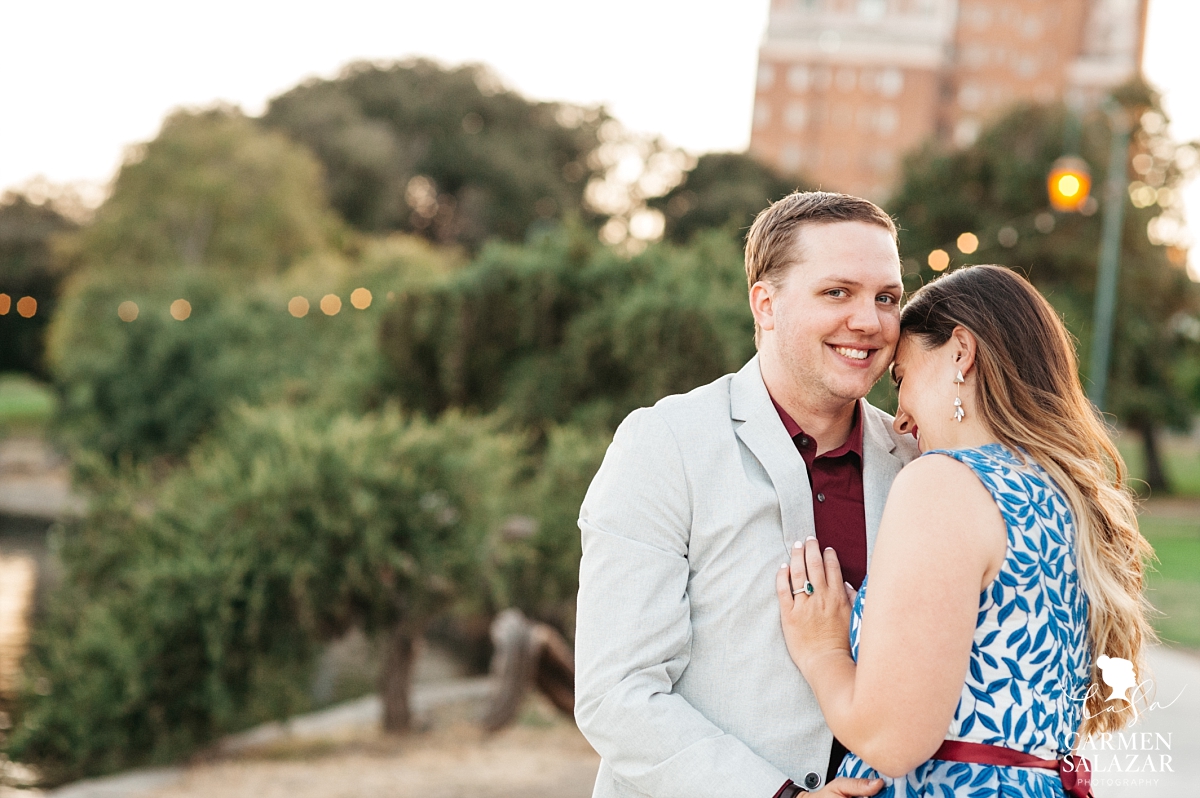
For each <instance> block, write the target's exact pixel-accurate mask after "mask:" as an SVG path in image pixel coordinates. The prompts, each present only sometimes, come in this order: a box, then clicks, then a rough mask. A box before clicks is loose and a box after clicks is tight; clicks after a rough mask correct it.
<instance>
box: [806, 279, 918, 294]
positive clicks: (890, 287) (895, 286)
mask: <svg viewBox="0 0 1200 798" xmlns="http://www.w3.org/2000/svg"><path fill="white" fill-rule="evenodd" d="M821 282H822V283H836V284H837V285H848V286H850V287H851V288H862V287H863V284H862V283H861V282H859V281H858V280H854V279H851V278H849V277H838V276H837V275H834V276H832V277H823V278H821ZM883 290H884V291H900V292H901V293H903V292H904V284H903V283H888V284H887V285H885V286H884V287H883Z"/></svg>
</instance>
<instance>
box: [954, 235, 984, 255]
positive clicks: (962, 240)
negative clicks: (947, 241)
mask: <svg viewBox="0 0 1200 798" xmlns="http://www.w3.org/2000/svg"><path fill="white" fill-rule="evenodd" d="M957 243H958V251H959V252H961V253H963V254H964V255H970V254H971V253H972V252H974V251H975V250H977V249H979V237H978V236H976V235H975V234H974V233H963V234H962V235H960V236H959V237H958V242H957Z"/></svg>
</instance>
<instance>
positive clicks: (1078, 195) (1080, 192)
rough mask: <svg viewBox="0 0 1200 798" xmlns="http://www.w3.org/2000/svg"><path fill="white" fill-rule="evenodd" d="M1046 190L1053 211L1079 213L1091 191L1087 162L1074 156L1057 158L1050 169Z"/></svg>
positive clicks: (1089, 171)
mask: <svg viewBox="0 0 1200 798" xmlns="http://www.w3.org/2000/svg"><path fill="white" fill-rule="evenodd" d="M1046 189H1047V190H1048V191H1049V193H1050V206H1051V207H1052V208H1054V210H1056V211H1063V212H1065V213H1072V212H1076V211H1079V210H1080V209H1081V208H1083V204H1084V203H1085V202H1087V199H1088V196H1089V195H1090V194H1091V191H1092V173H1091V170H1089V169H1088V165H1087V162H1086V161H1084V160H1083V159H1082V158H1077V157H1076V156H1074V155H1065V156H1063V157H1062V158H1059V159H1058V160H1057V161H1055V162H1054V165H1053V166H1051V167H1050V176H1049V177H1048V178H1047V179H1046Z"/></svg>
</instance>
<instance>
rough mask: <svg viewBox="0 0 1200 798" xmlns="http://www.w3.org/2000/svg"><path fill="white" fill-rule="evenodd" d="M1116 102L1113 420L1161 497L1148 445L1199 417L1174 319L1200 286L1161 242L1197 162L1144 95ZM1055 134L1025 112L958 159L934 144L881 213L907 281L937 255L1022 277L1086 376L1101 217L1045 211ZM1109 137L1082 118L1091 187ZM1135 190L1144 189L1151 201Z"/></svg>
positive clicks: (1192, 302) (1046, 114)
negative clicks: (1119, 161)
mask: <svg viewBox="0 0 1200 798" xmlns="http://www.w3.org/2000/svg"><path fill="white" fill-rule="evenodd" d="M1120 97H1121V100H1122V102H1123V104H1124V105H1125V107H1127V108H1129V109H1131V110H1134V111H1135V114H1136V115H1137V118H1138V128H1137V130H1136V132H1135V135H1134V143H1133V147H1132V148H1131V155H1133V156H1134V158H1133V165H1134V169H1135V171H1136V172H1137V173H1138V174H1139V175H1140V179H1139V180H1138V181H1136V182H1134V183H1133V184H1131V186H1130V188H1131V192H1132V199H1133V201H1134V207H1131V208H1129V209H1128V213H1127V216H1126V223H1125V229H1124V233H1123V238H1122V250H1121V277H1120V286H1119V289H1118V290H1119V299H1118V305H1117V308H1118V309H1117V328H1116V334H1115V336H1114V358H1113V365H1112V370H1111V376H1110V388H1109V396H1110V397H1111V402H1110V405H1111V408H1110V409H1111V411H1112V412H1113V413H1114V414H1115V415H1116V417H1117V418H1118V419H1119V420H1120V421H1122V422H1124V423H1125V424H1127V425H1128V426H1130V427H1132V428H1134V429H1136V430H1138V431H1139V432H1140V433H1141V435H1142V440H1143V443H1144V446H1145V450H1146V461H1147V472H1148V478H1147V482H1148V483H1149V486H1150V487H1151V488H1152V489H1156V490H1164V489H1166V488H1167V481H1166V475H1165V472H1164V470H1163V468H1162V464H1161V458H1160V457H1159V454H1158V451H1157V446H1156V433H1157V430H1158V429H1160V428H1161V427H1162V426H1171V427H1185V426H1186V425H1187V424H1188V423H1189V422H1190V416H1191V413H1192V412H1193V410H1194V408H1195V406H1196V404H1195V399H1194V397H1192V396H1189V389H1190V386H1189V385H1187V380H1186V379H1185V378H1186V375H1188V374H1191V373H1194V368H1191V367H1189V366H1188V363H1190V362H1192V361H1194V360H1195V358H1196V357H1197V354H1198V353H1197V349H1196V345H1195V341H1192V340H1189V339H1188V338H1187V337H1186V336H1184V335H1181V334H1180V331H1181V330H1186V329H1190V328H1191V327H1190V326H1189V325H1187V324H1184V323H1183V321H1184V320H1187V319H1195V318H1196V314H1197V312H1198V311H1200V286H1197V285H1196V284H1195V283H1192V282H1191V281H1190V280H1189V279H1188V277H1187V275H1186V273H1185V271H1184V269H1183V268H1182V266H1183V263H1184V259H1183V258H1182V257H1181V255H1182V251H1181V250H1179V249H1178V248H1177V247H1174V246H1171V245H1172V244H1174V243H1175V242H1174V241H1172V240H1169V238H1170V237H1169V236H1166V235H1164V231H1168V230H1172V231H1173V230H1176V229H1178V226H1179V225H1178V222H1176V221H1174V217H1175V214H1176V213H1177V205H1176V203H1177V202H1178V201H1179V200H1178V196H1179V195H1178V186H1179V184H1180V183H1181V182H1182V181H1183V180H1184V179H1185V178H1186V177H1187V174H1188V172H1189V170H1191V169H1193V168H1194V166H1195V161H1196V156H1195V150H1194V148H1193V147H1191V146H1190V145H1186V146H1183V147H1177V146H1176V145H1174V144H1172V143H1171V142H1170V141H1169V140H1167V139H1165V137H1164V125H1165V123H1164V118H1163V116H1162V112H1161V110H1160V109H1159V106H1158V103H1157V97H1156V96H1155V95H1154V94H1153V92H1152V91H1150V90H1149V89H1148V88H1147V87H1145V86H1139V85H1131V86H1129V87H1126V88H1125V89H1123V90H1122V92H1121V93H1120ZM1065 122H1066V113H1065V110H1064V109H1063V108H1061V107H1052V106H1027V107H1023V108H1018V109H1016V110H1014V111H1013V112H1012V113H1010V114H1009V115H1008V116H1006V117H1005V118H1003V119H1001V120H999V121H997V122H996V123H995V124H994V125H992V126H991V127H990V128H989V129H987V130H985V131H984V133H983V134H982V135H981V136H980V138H979V139H978V141H976V142H975V144H973V145H972V146H970V147H967V148H965V149H963V150H957V151H952V152H947V151H942V150H940V149H938V148H936V147H935V146H933V145H931V146H929V147H927V148H926V149H924V150H922V151H921V152H919V153H917V154H915V155H914V156H913V157H911V158H910V159H909V160H907V161H906V163H905V166H904V173H903V179H902V183H901V186H900V188H899V190H898V192H897V194H896V196H895V198H894V199H893V200H892V202H891V203H890V204H889V210H890V211H892V212H893V213H894V214H895V215H896V216H897V218H898V219H899V222H900V225H901V227H902V233H901V254H902V256H903V257H904V260H905V266H906V270H907V271H908V272H909V273H910V277H909V280H910V281H912V280H915V281H918V282H920V281H927V280H930V279H933V278H934V277H936V274H937V273H936V272H934V271H933V270H932V269H931V267H930V265H929V261H928V257H929V255H930V252H931V251H933V250H935V249H941V250H943V251H944V252H946V253H948V254H950V255H951V264H952V267H953V266H956V265H959V264H965V263H999V264H1003V265H1007V266H1009V267H1011V268H1014V269H1017V270H1020V271H1021V272H1022V273H1024V274H1026V275H1027V276H1028V277H1029V279H1030V280H1031V281H1032V282H1033V283H1034V285H1036V286H1037V287H1038V289H1039V290H1041V291H1042V293H1044V294H1045V295H1046V297H1047V298H1048V299H1049V300H1050V302H1051V303H1053V304H1054V306H1055V307H1056V308H1057V309H1058V310H1059V312H1060V313H1062V314H1063V316H1064V320H1065V322H1066V324H1067V326H1068V327H1069V328H1070V329H1071V331H1072V332H1073V333H1074V334H1075V336H1076V337H1077V338H1078V339H1079V341H1080V347H1079V348H1080V351H1081V354H1082V355H1083V358H1082V359H1083V361H1084V362H1083V363H1082V368H1083V373H1084V374H1086V373H1087V368H1088V363H1087V362H1086V361H1087V355H1088V353H1089V349H1090V347H1089V344H1090V340H1091V313H1092V302H1093V296H1094V293H1095V286H1096V263H1097V257H1098V251H1099V247H1100V215H1099V214H1095V206H1094V205H1093V206H1090V207H1089V208H1085V211H1090V212H1091V213H1090V214H1089V213H1085V214H1062V213H1053V212H1051V211H1050V209H1049V203H1048V198H1047V193H1046V184H1045V181H1046V176H1047V174H1048V173H1049V170H1050V165H1051V164H1052V163H1053V162H1054V160H1055V159H1056V158H1058V157H1059V156H1060V155H1062V154H1063V141H1064V127H1065ZM1111 138H1112V137H1111V134H1110V131H1109V128H1108V123H1107V120H1106V118H1105V117H1104V115H1103V114H1100V113H1098V112H1097V113H1093V114H1092V115H1091V116H1089V117H1088V118H1087V119H1085V120H1084V125H1083V131H1082V139H1081V145H1082V146H1081V155H1082V156H1083V157H1084V159H1085V160H1086V161H1087V162H1088V163H1089V164H1090V166H1091V172H1092V175H1093V181H1094V183H1093V185H1095V186H1097V187H1099V186H1102V185H1103V184H1104V180H1105V177H1106V175H1105V173H1104V172H1105V166H1106V164H1107V163H1108V150H1109V142H1110V141H1111ZM1143 181H1145V182H1143ZM1143 186H1146V187H1148V188H1149V202H1145V201H1144V200H1145V198H1146V197H1145V192H1142V191H1141V190H1140V189H1141V187H1143ZM1124 201H1130V198H1129V197H1126V198H1125V200H1124ZM1139 205H1140V207H1139ZM1163 219H1166V220H1168V221H1162V220H1163ZM964 233H971V234H972V235H973V236H975V239H964V240H962V241H961V243H962V249H960V248H959V247H958V243H959V241H960V239H959V236H960V235H962V234H964ZM976 242H977V246H978V249H974V246H975V245H976Z"/></svg>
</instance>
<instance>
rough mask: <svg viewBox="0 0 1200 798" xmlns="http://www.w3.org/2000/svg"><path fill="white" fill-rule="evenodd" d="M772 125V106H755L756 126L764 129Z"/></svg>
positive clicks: (763, 104) (759, 104) (764, 104)
mask: <svg viewBox="0 0 1200 798" xmlns="http://www.w3.org/2000/svg"><path fill="white" fill-rule="evenodd" d="M769 124H771V106H769V105H767V104H766V103H764V102H760V103H758V104H756V105H755V106H754V126H755V127H756V128H763V127H766V126H767V125H769Z"/></svg>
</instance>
